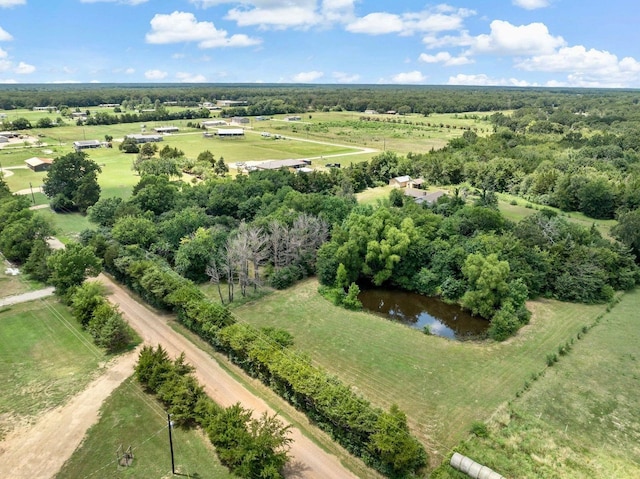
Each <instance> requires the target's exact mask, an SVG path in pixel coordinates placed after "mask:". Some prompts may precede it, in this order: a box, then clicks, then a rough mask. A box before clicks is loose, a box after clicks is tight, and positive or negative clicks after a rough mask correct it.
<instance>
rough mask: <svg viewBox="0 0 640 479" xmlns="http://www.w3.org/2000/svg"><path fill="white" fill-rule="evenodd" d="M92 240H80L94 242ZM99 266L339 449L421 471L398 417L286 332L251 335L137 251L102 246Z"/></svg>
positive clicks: (395, 473)
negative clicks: (302, 351) (299, 348)
mask: <svg viewBox="0 0 640 479" xmlns="http://www.w3.org/2000/svg"><path fill="white" fill-rule="evenodd" d="M98 237H99V235H98V234H93V235H84V239H85V240H86V241H87V242H89V243H92V242H99V238H98ZM103 254H104V262H105V267H106V268H107V269H108V270H109V271H110V272H111V273H112V274H113V275H114V276H115V277H116V278H117V279H118V280H119V281H121V282H123V283H125V284H127V285H129V286H130V287H131V288H132V289H133V290H134V291H136V292H137V293H138V294H139V295H140V296H142V297H143V298H145V300H147V301H148V302H150V303H151V304H153V305H155V306H157V307H160V308H163V309H166V310H170V311H174V312H176V313H177V315H178V319H179V321H180V322H181V323H183V324H184V325H185V326H187V327H188V328H190V329H191V330H192V331H194V332H196V333H197V334H198V335H199V336H200V337H202V338H203V339H205V340H206V341H208V342H209V343H210V344H212V345H213V346H214V347H216V348H217V349H218V350H220V351H222V352H225V353H226V354H228V355H229V356H230V357H231V358H232V360H234V361H235V362H237V363H238V364H239V365H241V366H242V367H243V368H245V370H247V371H248V372H249V373H250V374H252V375H254V376H256V377H259V378H260V379H261V380H262V381H264V382H265V384H267V385H269V386H271V387H272V388H273V389H274V390H275V391H276V392H278V393H280V394H281V395H282V396H283V398H285V399H286V400H288V401H289V402H291V403H292V404H293V405H295V406H296V407H298V408H299V409H301V410H302V411H304V412H305V413H306V414H307V415H308V416H309V417H310V418H311V419H313V421H314V422H316V423H317V424H319V425H320V426H321V427H322V428H324V429H326V430H327V431H329V432H330V433H331V435H332V436H333V437H335V438H336V440H338V441H339V442H340V443H341V444H342V445H344V446H345V447H346V448H347V449H349V450H350V451H352V452H353V453H354V454H356V455H358V456H360V457H362V458H363V460H365V462H367V463H368V464H370V465H371V466H372V467H375V468H376V469H378V470H380V471H381V472H383V473H385V474H387V475H388V476H389V477H407V476H408V475H410V474H411V473H413V472H415V471H417V470H419V469H421V468H422V467H423V466H424V465H425V464H426V453H425V451H424V449H423V448H422V446H421V445H420V443H419V442H418V441H417V440H415V438H413V437H412V436H411V434H410V432H409V429H408V427H407V424H406V417H405V415H404V414H403V413H402V412H400V411H399V410H398V409H397V408H395V407H394V408H392V409H391V410H390V411H389V412H386V411H383V410H381V409H378V408H375V407H373V406H371V405H370V404H369V402H368V401H366V400H365V399H364V398H362V397H360V396H359V395H357V394H355V393H354V392H353V391H352V390H351V388H349V387H347V386H345V385H343V384H342V383H340V382H339V381H338V380H336V379H335V378H334V377H332V376H331V375H330V374H328V373H327V372H326V371H324V370H322V369H320V368H318V367H316V366H314V365H312V364H311V363H310V362H309V360H308V359H305V358H303V357H302V356H300V355H299V354H298V353H297V352H295V350H293V349H292V348H291V345H292V342H293V338H292V337H291V335H290V334H288V333H287V332H286V331H282V330H276V329H271V328H263V329H256V328H253V327H251V326H248V325H245V324H239V323H237V322H236V321H235V319H234V318H233V316H232V315H231V313H230V312H229V310H228V309H227V308H226V307H225V306H224V305H222V304H220V303H215V302H212V301H210V300H207V299H206V298H205V296H204V294H203V293H202V291H200V289H199V288H198V287H197V286H196V285H195V284H194V283H193V282H191V281H190V280H188V279H186V278H184V277H182V276H180V275H179V274H177V273H176V272H175V271H174V270H173V269H171V268H170V267H169V265H167V264H166V263H164V262H163V261H162V259H161V258H159V257H158V256H155V255H153V254H150V253H149V252H148V251H145V250H144V249H142V248H141V247H140V246H137V245H121V244H118V243H117V242H115V241H110V242H108V243H107V244H106V245H105V247H104V248H103Z"/></svg>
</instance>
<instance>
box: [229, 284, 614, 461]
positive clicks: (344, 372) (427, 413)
mask: <svg viewBox="0 0 640 479" xmlns="http://www.w3.org/2000/svg"><path fill="white" fill-rule="evenodd" d="M317 287H318V283H317V281H315V280H313V279H310V280H306V281H303V282H301V283H299V284H297V285H296V286H294V287H293V288H290V289H288V290H286V291H278V292H275V293H273V294H271V295H270V296H268V297H266V298H263V299H261V300H260V301H259V302H257V303H255V304H248V305H245V306H241V307H239V308H238V309H236V310H235V311H234V313H235V314H236V316H237V317H238V318H239V319H240V320H241V321H247V322H248V323H251V324H253V325H256V326H276V327H281V328H284V329H286V330H288V331H290V332H291V333H292V334H293V335H294V338H295V345H296V347H297V348H298V349H300V350H302V351H304V352H306V353H308V354H310V355H311V357H312V359H313V361H314V362H315V363H316V364H319V365H321V366H323V367H324V368H326V369H327V370H328V371H330V372H331V373H333V374H336V375H337V376H338V377H340V378H341V379H342V380H343V381H344V382H345V383H346V384H350V385H353V387H354V388H356V389H357V390H358V391H360V392H362V394H363V395H364V396H365V397H366V398H368V399H370V400H371V401H372V402H373V403H374V404H377V405H380V406H384V407H388V406H390V405H391V404H393V403H397V404H398V405H399V406H400V408H401V409H402V410H404V411H405V412H406V413H407V416H408V419H409V423H410V425H411V428H412V430H413V432H414V433H415V434H416V435H417V436H418V437H419V438H420V440H421V441H422V442H423V443H424V444H425V445H426V446H427V450H428V452H429V455H430V456H431V464H432V465H434V466H435V465H437V464H439V463H440V461H442V460H443V458H444V457H445V455H446V454H447V452H448V451H449V449H450V448H451V447H453V446H454V445H455V444H456V443H458V441H460V440H461V439H462V438H464V437H465V436H466V434H467V431H468V430H469V427H470V426H471V424H472V423H473V422H474V421H476V420H487V419H489V418H490V417H491V415H492V414H493V413H494V412H495V411H496V409H498V407H499V406H500V405H502V404H504V403H506V402H507V401H509V400H510V399H512V398H513V397H514V396H515V394H516V392H517V391H519V390H520V389H521V388H522V387H523V384H524V382H525V381H526V380H527V379H528V378H530V377H531V375H532V374H537V373H539V372H540V371H542V370H544V369H545V367H546V360H545V357H546V355H547V354H548V353H551V352H554V351H556V349H557V347H558V345H560V344H564V343H565V342H566V341H567V340H569V339H570V338H572V337H575V335H576V334H577V332H578V331H579V330H580V329H581V328H582V326H584V325H589V324H591V323H593V322H594V320H595V318H596V316H597V315H598V314H600V313H601V312H602V311H603V310H604V308H605V307H604V306H587V305H577V304H567V303H560V302H557V301H551V300H540V301H536V302H533V303H531V304H530V305H529V307H530V309H531V310H532V311H533V313H534V314H533V318H532V321H531V324H530V325H529V326H526V327H525V328H523V329H522V330H521V332H520V333H519V334H518V336H517V337H515V338H512V339H510V340H509V341H506V342H504V343H494V342H480V343H474V342H464V343H461V342H454V341H449V340H447V339H443V338H439V337H435V336H426V335H424V334H423V333H422V332H420V331H417V330H414V329H411V328H408V327H406V326H402V325H400V324H396V323H393V322H391V321H387V320H385V319H382V318H379V317H377V316H374V315H371V314H367V313H363V312H350V311H346V310H344V309H340V308H336V307H334V306H333V305H332V304H330V303H329V302H328V301H326V300H325V299H324V298H322V297H321V296H320V295H319V294H318V293H317Z"/></svg>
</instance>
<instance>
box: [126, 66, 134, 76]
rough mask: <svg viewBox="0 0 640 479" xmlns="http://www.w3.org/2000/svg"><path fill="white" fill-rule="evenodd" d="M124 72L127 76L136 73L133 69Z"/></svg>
mask: <svg viewBox="0 0 640 479" xmlns="http://www.w3.org/2000/svg"><path fill="white" fill-rule="evenodd" d="M124 72H125V73H126V74H127V75H133V74H134V73H135V72H136V69H135V68H127V69H126V70H125V71H124Z"/></svg>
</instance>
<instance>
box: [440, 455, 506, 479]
mask: <svg viewBox="0 0 640 479" xmlns="http://www.w3.org/2000/svg"><path fill="white" fill-rule="evenodd" d="M449 464H450V465H451V467H453V468H454V469H457V470H458V471H460V472H463V473H465V474H466V475H468V476H469V477H471V478H472V479H505V478H504V477H503V476H501V475H500V474H498V473H497V472H495V471H493V470H491V469H489V468H488V467H487V466H483V465H482V464H478V463H477V462H475V461H474V460H472V459H470V458H468V457H467V456H463V455H462V454H459V453H457V452H455V453H454V454H453V456H451V460H450V461H449Z"/></svg>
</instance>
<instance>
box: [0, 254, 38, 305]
mask: <svg viewBox="0 0 640 479" xmlns="http://www.w3.org/2000/svg"><path fill="white" fill-rule="evenodd" d="M7 266H8V264H7V263H6V260H5V259H4V256H2V255H0V298H5V297H7V296H13V295H14V294H22V293H26V292H28V291H34V290H36V289H39V288H42V287H43V285H42V284H41V283H39V282H37V281H32V280H30V279H28V278H27V277H26V276H24V275H21V274H19V275H17V276H13V275H11V274H7V273H6V272H5V271H6V269H7Z"/></svg>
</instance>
